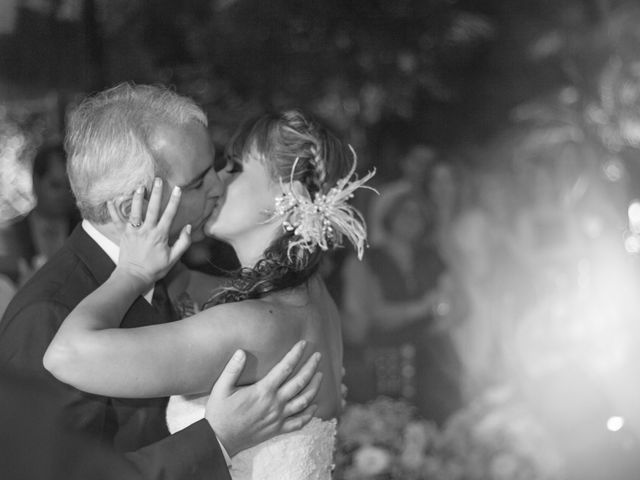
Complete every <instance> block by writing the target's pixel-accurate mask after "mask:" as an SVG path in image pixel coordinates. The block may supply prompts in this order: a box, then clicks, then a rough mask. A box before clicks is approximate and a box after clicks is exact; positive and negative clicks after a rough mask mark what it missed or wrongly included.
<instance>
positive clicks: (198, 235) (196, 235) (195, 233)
mask: <svg viewBox="0 0 640 480" xmlns="http://www.w3.org/2000/svg"><path fill="white" fill-rule="evenodd" d="M205 237H206V235H205V234H204V232H203V231H202V226H200V228H198V229H197V230H192V231H191V243H196V242H201V241H202V240H204V239H205Z"/></svg>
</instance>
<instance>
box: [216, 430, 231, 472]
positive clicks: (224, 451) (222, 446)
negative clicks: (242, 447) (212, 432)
mask: <svg viewBox="0 0 640 480" xmlns="http://www.w3.org/2000/svg"><path fill="white" fill-rule="evenodd" d="M216 440H218V445H220V450H222V456H223V457H224V461H225V463H226V464H227V467H229V468H231V457H230V456H229V453H228V452H227V449H226V448H224V444H223V443H222V442H221V441H220V438H219V437H218V436H217V435H216Z"/></svg>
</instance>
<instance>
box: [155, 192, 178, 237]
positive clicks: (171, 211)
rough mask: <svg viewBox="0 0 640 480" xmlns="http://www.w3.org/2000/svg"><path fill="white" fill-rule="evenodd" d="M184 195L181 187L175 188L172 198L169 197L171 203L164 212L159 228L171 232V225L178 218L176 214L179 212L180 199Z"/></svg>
mask: <svg viewBox="0 0 640 480" xmlns="http://www.w3.org/2000/svg"><path fill="white" fill-rule="evenodd" d="M181 195H182V190H181V189H180V187H173V190H172V191H171V196H170V197H169V202H168V203H167V206H166V207H165V209H164V212H162V216H161V217H160V220H159V221H158V228H161V229H164V230H165V231H167V232H168V231H169V228H170V227H171V223H172V222H173V219H174V217H175V216H176V212H177V211H178V205H180V197H181Z"/></svg>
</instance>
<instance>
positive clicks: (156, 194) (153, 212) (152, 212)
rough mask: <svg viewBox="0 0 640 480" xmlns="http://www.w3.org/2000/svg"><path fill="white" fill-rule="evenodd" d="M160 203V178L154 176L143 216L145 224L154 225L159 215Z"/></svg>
mask: <svg viewBox="0 0 640 480" xmlns="http://www.w3.org/2000/svg"><path fill="white" fill-rule="evenodd" d="M161 203H162V179H161V178H157V177H156V178H155V179H154V180H153V188H152V189H151V198H149V206H148V207H147V214H146V217H145V222H144V223H145V224H147V225H155V224H156V222H157V221H158V217H159V216H160V204H161Z"/></svg>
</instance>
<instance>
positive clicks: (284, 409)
mask: <svg viewBox="0 0 640 480" xmlns="http://www.w3.org/2000/svg"><path fill="white" fill-rule="evenodd" d="M304 348H305V342H304V341H301V342H298V343H296V344H295V345H294V346H293V348H291V350H289V352H288V353H287V354H286V355H285V356H284V357H283V359H282V360H280V362H278V363H277V364H276V365H275V366H274V367H273V368H272V369H271V371H270V372H269V373H268V374H267V375H266V376H265V377H264V378H262V379H261V380H259V381H258V382H256V383H254V384H253V385H249V386H246V387H237V386H236V383H237V381H238V379H239V378H240V374H241V373H242V370H243V368H244V366H245V362H246V354H245V353H244V352H242V351H241V350H239V351H237V352H236V353H235V354H234V355H233V357H232V358H231V360H229V362H228V363H227V366H226V367H225V369H224V370H223V371H222V373H221V374H220V377H219V378H218V380H217V381H216V383H215V385H214V386H213V390H212V391H211V395H210V396H209V400H208V402H207V408H206V413H205V418H206V419H207V420H208V421H209V423H210V425H211V427H212V428H213V430H214V431H215V433H216V436H217V437H218V439H219V440H220V442H221V443H222V445H223V446H224V448H225V449H226V450H227V453H228V454H229V455H230V456H234V455H235V454H237V453H238V452H240V451H242V450H245V449H247V448H249V447H252V446H254V445H257V444H259V443H262V442H264V441H266V440H268V439H270V438H272V437H274V436H276V435H280V434H282V433H288V432H292V431H295V430H298V429H300V428H302V427H303V426H304V425H306V424H307V423H308V422H309V421H310V420H311V418H312V417H313V414H314V412H315V411H316V409H317V406H316V405H314V404H312V401H313V399H314V398H315V396H316V394H317V393H318V389H319V388H320V382H321V380H322V373H320V372H316V370H317V368H318V364H319V362H320V354H319V353H314V354H313V355H311V356H310V357H309V358H308V359H307V361H306V362H304V364H303V365H302V367H301V368H300V369H299V370H298V369H297V367H298V366H299V365H300V364H301V363H302V358H303V353H304ZM296 371H297V373H296V374H295V375H293V376H291V374H292V373H293V372H296ZM289 377H291V378H289Z"/></svg>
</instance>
